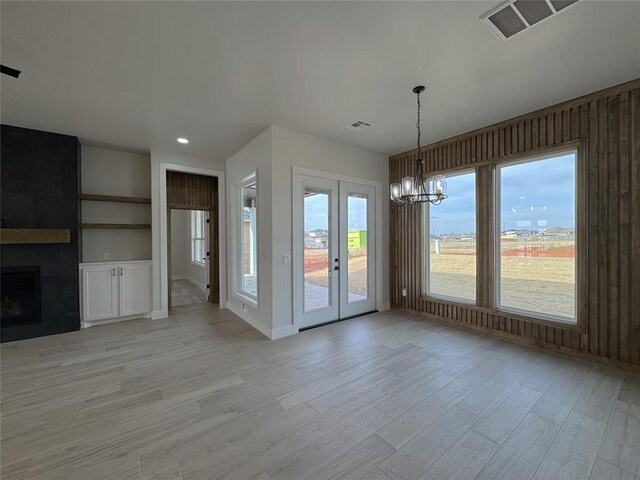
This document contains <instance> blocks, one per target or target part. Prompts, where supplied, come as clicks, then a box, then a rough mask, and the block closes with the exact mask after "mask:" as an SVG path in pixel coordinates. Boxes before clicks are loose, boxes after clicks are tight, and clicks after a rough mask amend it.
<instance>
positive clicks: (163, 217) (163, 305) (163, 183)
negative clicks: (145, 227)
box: [152, 163, 227, 319]
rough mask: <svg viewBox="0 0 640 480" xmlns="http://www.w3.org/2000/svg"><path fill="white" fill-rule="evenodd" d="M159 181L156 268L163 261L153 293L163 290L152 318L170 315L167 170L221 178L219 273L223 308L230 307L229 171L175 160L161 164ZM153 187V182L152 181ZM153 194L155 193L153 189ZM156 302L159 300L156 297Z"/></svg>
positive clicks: (153, 225)
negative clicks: (228, 252)
mask: <svg viewBox="0 0 640 480" xmlns="http://www.w3.org/2000/svg"><path fill="white" fill-rule="evenodd" d="M159 167H160V168H159V179H158V180H159V182H158V184H157V185H158V193H159V197H160V201H159V204H160V205H159V207H160V215H159V218H158V219H157V220H158V223H159V226H160V228H159V229H156V225H155V220H156V218H153V219H152V228H153V230H152V235H153V236H154V238H157V237H156V233H155V231H157V230H159V234H158V236H159V237H160V239H159V240H160V242H159V244H160V252H159V255H156V250H155V246H156V243H155V242H154V243H153V245H152V247H153V249H154V251H153V255H152V257H153V259H154V261H153V262H154V268H155V266H156V261H155V259H156V258H158V263H159V272H158V273H159V275H158V274H156V272H154V273H153V279H154V285H153V292H154V295H155V294H156V292H158V291H159V292H160V310H159V311H153V312H152V318H154V319H156V318H166V317H168V316H169V275H168V273H169V272H168V270H169V263H170V262H171V259H170V256H169V253H170V252H169V250H168V237H167V223H168V222H167V211H168V205H167V171H172V172H183V173H194V174H196V175H204V176H207V177H218V275H219V278H220V282H219V283H220V285H219V298H220V303H219V306H220V308H227V280H226V279H227V240H226V238H227V237H226V217H225V214H226V201H225V199H226V193H225V191H226V189H225V187H226V183H225V173H224V172H223V171H221V170H213V169H209V168H202V167H191V166H188V165H179V164H174V163H160V164H159ZM152 187H153V181H152ZM152 193H153V192H152ZM156 281H159V282H160V286H159V287H160V288H159V289H158V288H157V286H156V285H157V284H156V283H155V282H156ZM154 301H155V300H154Z"/></svg>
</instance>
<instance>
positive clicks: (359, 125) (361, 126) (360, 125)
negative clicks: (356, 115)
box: [347, 120, 371, 132]
mask: <svg viewBox="0 0 640 480" xmlns="http://www.w3.org/2000/svg"><path fill="white" fill-rule="evenodd" d="M370 126H371V124H370V123H367V122H363V121H362V120H358V121H357V122H353V123H352V124H351V125H347V128H348V129H349V130H355V131H356V132H362V131H364V130H366V129H367V128H369V127H370Z"/></svg>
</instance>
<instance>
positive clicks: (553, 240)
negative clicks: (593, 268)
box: [498, 153, 576, 321]
mask: <svg viewBox="0 0 640 480" xmlns="http://www.w3.org/2000/svg"><path fill="white" fill-rule="evenodd" d="M498 172H499V182H500V225H499V228H500V232H499V242H500V259H499V261H500V263H499V266H500V277H499V278H500V283H499V287H500V289H499V298H498V301H499V306H500V307H504V308H507V309H514V310H518V311H524V312H525V313H528V314H534V315H535V314H542V315H543V316H552V317H562V318H566V319H570V320H574V321H575V317H576V259H575V254H576V237H575V225H576V223H575V208H576V202H575V200H576V199H575V193H576V182H575V179H576V155H575V153H570V154H568V155H560V156H557V157H554V158H547V159H543V160H532V161H528V162H523V163H518V164H515V165H507V166H504V167H501V168H500V169H499V170H498Z"/></svg>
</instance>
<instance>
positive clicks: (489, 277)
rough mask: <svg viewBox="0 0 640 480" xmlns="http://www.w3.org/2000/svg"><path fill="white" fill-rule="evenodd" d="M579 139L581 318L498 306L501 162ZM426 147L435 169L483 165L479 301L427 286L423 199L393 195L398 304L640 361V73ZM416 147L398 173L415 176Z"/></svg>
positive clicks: (401, 159) (429, 166) (400, 160)
mask: <svg viewBox="0 0 640 480" xmlns="http://www.w3.org/2000/svg"><path fill="white" fill-rule="evenodd" d="M576 145H579V146H580V147H581V148H582V149H583V150H582V155H580V154H579V157H582V158H581V159H580V158H579V161H583V162H584V163H583V164H582V167H583V172H584V176H583V178H582V179H578V190H579V197H578V199H577V203H578V205H577V209H578V258H577V259H576V261H577V262H578V292H579V293H578V317H579V318H578V325H577V326H575V325H563V324H558V323H555V322H550V321H544V320H537V319H533V318H531V317H522V316H517V315H512V314H509V313H505V312H500V311H497V310H495V309H494V306H493V303H494V300H493V299H494V290H493V288H494V287H493V285H494V283H493V281H494V279H493V271H494V267H493V262H494V258H493V257H494V254H493V252H494V240H493V238H492V235H493V234H492V232H491V230H492V228H491V227H490V226H491V225H493V218H492V216H493V211H492V209H493V201H492V199H493V191H492V182H493V168H494V166H495V164H496V163H499V162H502V161H509V160H512V159H514V158H518V157H522V156H529V155H530V156H535V155H539V154H544V153H545V152H547V151H551V150H553V149H558V148H562V147H563V146H574V147H575V146H576ZM423 151H424V152H425V155H426V157H425V158H426V162H425V163H426V171H427V172H429V173H434V172H445V173H446V172H447V171H451V170H456V169H463V168H473V167H475V168H476V176H477V182H478V183H477V187H478V192H477V202H478V205H479V208H480V209H481V211H480V213H479V215H480V221H479V227H480V228H479V229H478V233H477V236H478V238H477V241H478V252H479V254H480V255H479V257H478V264H479V265H478V282H479V285H478V295H477V298H478V304H477V305H474V306H470V305H466V304H461V303H455V302H448V301H444V300H438V299H434V298H427V297H425V296H423V295H422V293H421V292H422V285H421V282H422V279H421V274H422V268H421V266H422V264H423V259H422V236H421V233H422V225H421V223H422V219H421V214H420V208H418V207H411V206H405V207H397V206H396V205H394V204H393V203H391V202H390V229H391V231H390V275H391V279H390V284H391V286H390V288H391V292H390V294H391V303H392V305H394V306H399V307H403V308H407V309H411V310H416V311H419V312H423V313H426V314H429V315H433V316H437V317H441V318H444V319H446V320H448V321H451V322H454V323H459V324H461V325H466V326H469V327H471V328H479V329H489V330H494V331H497V333H500V334H504V335H508V336H516V337H519V339H520V340H523V341H527V342H531V343H535V344H539V345H545V346H553V347H555V348H559V349H567V350H573V351H578V352H582V353H585V354H591V355H597V356H600V357H605V358H607V359H610V360H613V361H616V362H621V363H626V364H632V365H636V366H638V365H640V79H635V80H632V81H630V82H627V83H624V84H621V85H618V86H615V87H611V88H608V89H605V90H601V91H599V92H596V93H593V94H590V95H586V96H583V97H580V98H576V99H573V100H570V101H567V102H564V103H561V104H558V105H554V106H551V107H547V108H544V109H542V110H539V111H536V112H532V113H530V114H527V115H523V116H520V117H517V118H514V119H511V120H507V121H504V122H501V123H498V124H495V125H491V126H488V127H485V128H481V129H479V130H475V131H473V132H469V133H466V134H463V135H459V136H456V137H453V138H450V139H447V140H443V141H440V142H437V143H434V144H432V145H429V146H427V147H425V148H424V149H423ZM415 155H416V151H415V150H411V151H408V152H404V153H401V154H398V155H394V156H392V157H390V159H389V168H390V170H389V181H390V182H398V181H400V179H401V178H402V177H403V176H412V169H413V162H414V160H415ZM581 183H582V185H581ZM580 190H581V191H580ZM580 224H582V225H580ZM580 230H582V231H583V232H584V234H583V238H582V239H581V238H580V236H579V235H580ZM403 288H406V289H407V296H406V297H403V296H402V289H403Z"/></svg>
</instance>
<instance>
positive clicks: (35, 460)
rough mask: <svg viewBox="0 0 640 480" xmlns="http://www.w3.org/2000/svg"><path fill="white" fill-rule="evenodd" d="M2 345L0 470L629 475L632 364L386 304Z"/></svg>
mask: <svg viewBox="0 0 640 480" xmlns="http://www.w3.org/2000/svg"><path fill="white" fill-rule="evenodd" d="M185 308H187V309H186V310H182V311H181V312H180V313H176V314H174V315H172V316H171V317H170V318H169V319H165V320H155V321H152V320H136V321H131V322H126V323H120V324H112V325H106V326H101V327H94V328H90V329H88V330H84V331H80V332H74V333H69V334H64V335H57V336H51V337H46V338H39V339H33V340H27V341H22V342H16V343H10V344H4V345H2V348H1V351H2V424H1V427H2V445H1V447H2V479H3V480H10V479H11V480H15V479H20V480H26V479H29V480H31V479H47V480H55V479H83V480H101V479H119V480H125V479H138V478H142V479H165V480H166V479H170V480H173V479H183V480H190V479H210V478H216V479H218V478H228V479H234V480H242V479H258V480H300V479H306V478H308V479H363V480H389V479H393V480H413V479H447V478H451V479H455V480H463V479H474V478H477V479H491V480H493V479H507V480H517V479H531V478H535V479H537V480H544V479H554V480H558V479H560V480H562V479H588V478H591V479H606V480H612V479H625V480H634V479H635V480H638V475H639V474H640V376H638V375H636V374H634V373H633V374H632V373H629V372H626V371H622V370H619V369H615V368H612V367H608V366H603V365H599V364H595V363H593V364H592V363H589V362H586V361H579V360H576V359H575V358H572V357H566V356H560V355H551V354H547V353H542V352H541V351H540V350H537V349H534V348H528V347H523V346H520V345H516V344H510V343H507V342H506V341H503V340H498V339H496V338H495V337H491V336H485V335H481V334H478V333H474V332H470V331H467V330H462V329H457V328H453V327H449V326H446V325H444V324H441V323H436V322H432V321H428V320H426V319H424V318H417V317H412V316H410V315H408V314H405V313H401V312H398V311H391V312H383V313H379V314H374V315H369V316H366V317H361V318H357V319H353V320H348V321H345V322H342V323H338V324H333V325H329V326H326V327H322V328H318V329H315V330H311V331H308V332H305V333H302V334H299V335H295V336H292V337H288V338H284V339H280V340H277V341H269V340H267V339H265V338H264V337H262V336H261V335H260V334H259V333H258V332H256V331H255V330H253V329H252V328H251V327H249V326H248V325H246V324H245V323H244V322H243V321H242V320H240V319H239V318H237V317H235V316H234V315H233V314H231V313H228V312H225V311H220V310H217V309H216V308H215V307H211V306H201V307H185Z"/></svg>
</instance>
